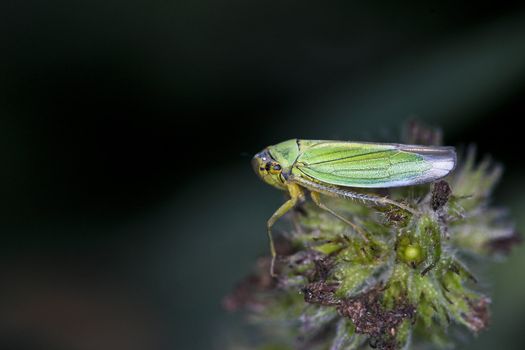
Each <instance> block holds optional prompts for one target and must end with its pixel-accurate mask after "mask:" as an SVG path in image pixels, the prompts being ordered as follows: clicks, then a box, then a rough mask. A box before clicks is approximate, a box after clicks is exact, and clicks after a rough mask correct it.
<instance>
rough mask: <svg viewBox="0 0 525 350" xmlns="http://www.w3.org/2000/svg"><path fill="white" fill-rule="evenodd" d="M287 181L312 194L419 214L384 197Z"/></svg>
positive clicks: (296, 178)
mask: <svg viewBox="0 0 525 350" xmlns="http://www.w3.org/2000/svg"><path fill="white" fill-rule="evenodd" d="M289 181H293V182H297V183H299V184H301V185H302V186H303V187H305V188H307V189H309V190H310V191H312V193H313V192H320V193H323V194H326V195H329V196H335V197H342V198H349V199H357V200H362V201H364V202H371V203H376V204H380V205H388V204H389V205H394V206H396V207H398V208H401V209H403V210H406V211H408V212H409V213H411V214H414V215H417V214H419V213H418V211H417V210H415V209H412V208H410V207H409V206H406V205H404V204H402V203H399V202H396V201H394V200H392V199H389V198H386V197H379V196H376V195H372V194H363V193H357V192H353V191H350V190H347V189H346V188H340V187H330V186H326V185H323V184H321V183H318V182H314V181H311V180H309V179H305V178H302V177H297V176H293V177H290V178H289Z"/></svg>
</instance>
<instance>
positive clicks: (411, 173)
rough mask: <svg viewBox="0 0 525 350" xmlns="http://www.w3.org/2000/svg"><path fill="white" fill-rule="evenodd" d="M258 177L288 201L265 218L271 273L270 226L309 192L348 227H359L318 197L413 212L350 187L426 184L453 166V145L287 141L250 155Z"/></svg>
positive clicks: (454, 157) (319, 204) (273, 248)
mask: <svg viewBox="0 0 525 350" xmlns="http://www.w3.org/2000/svg"><path fill="white" fill-rule="evenodd" d="M252 166H253V169H254V171H255V173H256V174H257V175H259V177H260V178H261V179H262V180H263V181H264V182H266V183H268V184H270V185H272V186H274V187H277V188H279V189H281V190H284V191H287V192H288V194H289V195H290V199H289V200H287V201H286V202H285V203H284V204H282V205H281V207H279V209H277V210H276V211H275V213H274V214H273V215H272V216H271V217H270V218H269V219H268V222H267V230H268V231H267V232H268V238H269V241H270V251H271V254H272V263H271V274H272V276H274V275H275V274H274V263H275V257H276V252H275V247H274V244H273V239H272V233H271V229H272V226H273V225H274V224H275V222H276V221H277V220H278V219H279V218H280V217H281V216H283V215H284V214H285V213H286V212H288V211H289V210H290V209H292V208H293V207H294V206H295V205H296V204H297V203H298V202H301V201H303V200H304V199H305V193H307V192H309V193H310V196H311V198H312V200H313V202H314V203H315V204H316V205H318V206H319V207H320V208H321V209H323V210H326V211H328V212H329V213H331V214H332V215H334V216H336V217H337V218H339V219H340V220H342V221H344V222H346V223H347V224H348V225H350V226H351V227H352V228H354V230H355V231H356V232H358V233H359V234H361V235H362V237H363V239H365V240H366V239H367V238H366V235H365V234H364V233H363V232H362V230H361V229H360V228H359V227H358V226H357V225H355V224H353V223H352V222H351V221H349V220H348V219H346V218H344V217H342V216H341V215H339V214H338V213H336V212H335V211H333V210H332V209H330V208H329V207H327V206H326V205H325V204H324V203H323V202H322V201H321V195H327V196H332V197H341V198H348V199H359V200H363V201H369V202H373V203H375V204H379V205H396V206H398V207H400V208H402V209H404V210H407V211H409V212H411V213H416V211H415V210H414V209H413V208H411V207H409V206H407V205H404V204H401V203H398V202H396V201H394V200H391V199H389V198H385V197H379V196H375V195H368V194H362V193H357V192H355V191H352V188H387V187H400V186H411V185H418V184H424V183H429V182H432V181H435V180H438V179H440V178H442V177H445V176H447V175H448V174H449V173H450V172H451V171H452V170H453V169H454V167H455V166H456V152H455V150H454V148H453V147H437V146H419V145H403V144H397V143H368V142H345V141H322V140H300V139H291V140H288V141H284V142H281V143H279V144H276V145H273V146H269V147H267V148H265V149H264V150H262V151H261V152H259V153H257V154H256V155H255V156H254V157H253V159H252Z"/></svg>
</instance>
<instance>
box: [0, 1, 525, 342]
mask: <svg viewBox="0 0 525 350" xmlns="http://www.w3.org/2000/svg"><path fill="white" fill-rule="evenodd" d="M524 96H525V6H523V5H518V4H513V3H511V2H499V3H497V4H495V3H492V4H487V5H484V4H482V3H467V2H458V1H439V2H438V1H432V2H421V1H408V2H404V4H403V5H402V6H401V5H399V4H394V3H392V2H383V3H381V2H374V3H365V2H350V1H334V2H313V1H312V2H310V1H284V2H283V1H280V2H271V1H246V0H243V1H237V0H225V1H208V0H204V1H185V0H184V1H180V0H179V1H166V0H161V1H118V0H104V1H100V0H90V1H87V0H86V1H83V0H80V1H78V0H76V1H71V0H70V1H65V0H64V1H59V0H53V1H34V0H28V1H12V0H7V1H2V2H1V3H0V145H1V148H0V161H1V164H2V165H1V170H0V174H1V181H0V196H1V197H0V198H1V200H0V230H1V237H2V241H1V243H0V280H1V284H0V285H1V287H0V349H28V350H29V349H82V350H83V349H86V350H91V349H175V348H177V349H222V348H224V347H225V346H226V345H225V344H227V343H228V342H229V341H230V340H231V339H234V338H235V337H236V336H240V335H238V334H237V335H236V332H237V331H236V330H235V329H237V326H238V324H239V322H240V319H241V317H240V316H239V315H229V314H226V313H225V312H224V311H223V310H222V308H221V305H220V302H221V299H222V297H223V296H224V295H225V294H226V293H228V291H229V290H230V289H231V288H232V286H233V285H234V283H235V282H236V281H237V280H238V279H240V278H241V277H242V276H243V275H245V274H246V273H248V272H249V271H250V269H251V267H252V264H253V262H254V261H255V259H256V257H257V256H259V255H261V254H266V253H267V242H266V236H265V220H266V219H267V218H268V216H269V215H270V214H271V213H272V212H273V210H274V209H275V208H276V207H277V206H278V205H279V204H280V202H281V201H282V193H279V191H277V190H274V189H272V188H270V187H268V186H266V185H264V184H263V183H262V182H260V181H259V180H258V179H257V178H256V176H255V175H254V174H253V173H252V171H251V168H250V166H249V159H250V157H251V155H252V154H254V153H255V152H257V151H259V150H260V149H261V148H263V147H265V146H267V145H269V144H273V143H276V142H279V141H282V140H285V139H287V138H291V137H299V138H316V139H323V138H326V139H352V140H369V141H391V142H392V141H398V140H399V134H400V131H401V128H402V125H403V122H404V121H406V120H407V119H413V118H417V119H419V120H421V121H423V122H426V123H429V124H432V125H439V126H441V127H442V128H443V130H444V134H445V141H446V143H447V144H450V145H457V146H461V145H466V144H469V143H475V144H477V146H478V150H479V153H480V154H490V155H491V156H492V157H493V158H494V159H496V160H498V161H501V162H502V163H504V164H505V167H506V172H505V175H504V178H503V180H502V182H501V184H500V186H499V188H498V190H497V192H496V200H495V202H496V203H495V204H496V205H504V206H508V207H509V208H510V213H511V215H512V216H513V217H514V218H515V219H516V222H517V228H518V230H521V231H523V228H524V225H525V219H524V218H523V217H522V216H521V213H522V212H523V210H525V185H524V184H523V182H522V180H523V176H524V162H523V160H522V159H523V153H522V151H523V145H522V141H523V128H522V127H521V122H522V119H523V117H524V116H525V113H524V112H525V107H524ZM523 250H524V248H519V249H516V250H514V252H513V254H512V255H511V257H510V258H509V259H508V260H507V261H506V262H502V263H498V264H495V265H489V266H488V267H487V268H484V269H483V270H484V271H483V274H484V278H482V280H483V281H487V282H483V283H482V285H481V288H482V289H484V290H486V291H488V292H489V293H490V294H491V295H492V297H493V325H492V327H491V329H490V330H489V331H488V332H486V333H483V334H482V335H480V336H479V337H477V338H476V339H474V340H473V341H471V342H470V341H468V342H467V341H466V340H465V341H464V342H463V343H460V346H459V348H462V349H494V348H495V347H496V346H499V347H500V348H501V347H503V348H505V349H521V348H522V345H523V341H525V335H524V333H523V331H522V329H523V325H524V324H525V299H524V297H523V295H524V293H523V292H524V291H525V269H524V268H522V266H525V265H524V264H525V254H524V253H525V252H524V251H523ZM465 338H466V339H469V338H468V337H465ZM466 343H468V345H467V344H466Z"/></svg>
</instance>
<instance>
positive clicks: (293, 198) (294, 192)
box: [267, 183, 304, 277]
mask: <svg viewBox="0 0 525 350" xmlns="http://www.w3.org/2000/svg"><path fill="white" fill-rule="evenodd" d="M287 186H288V193H289V194H290V199H289V200H287V201H286V202H284V203H283V204H282V205H281V206H280V207H279V209H277V210H276V211H275V213H273V215H272V216H271V217H270V218H269V219H268V222H267V229H268V231H267V232H268V240H269V242H270V252H271V254H272V262H271V264H270V274H271V275H272V277H276V275H275V271H274V266H275V258H276V257H277V252H276V251H275V245H274V242H273V237H272V226H273V225H274V224H275V222H276V221H277V220H279V218H280V217H282V216H283V215H284V214H286V213H287V212H288V211H289V210H290V209H292V208H293V207H294V206H295V205H296V204H297V202H298V201H300V200H304V192H303V190H302V189H301V187H299V185H297V184H294V183H290V184H288V185H287Z"/></svg>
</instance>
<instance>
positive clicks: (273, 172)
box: [270, 164, 281, 174]
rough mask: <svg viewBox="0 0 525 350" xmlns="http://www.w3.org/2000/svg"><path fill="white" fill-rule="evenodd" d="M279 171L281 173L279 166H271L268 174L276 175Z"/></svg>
mask: <svg viewBox="0 0 525 350" xmlns="http://www.w3.org/2000/svg"><path fill="white" fill-rule="evenodd" d="M280 171H281V166H280V165H279V164H272V167H271V168H270V173H272V174H278V173H279V172H280Z"/></svg>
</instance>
